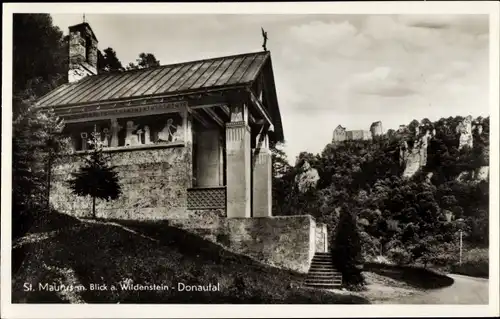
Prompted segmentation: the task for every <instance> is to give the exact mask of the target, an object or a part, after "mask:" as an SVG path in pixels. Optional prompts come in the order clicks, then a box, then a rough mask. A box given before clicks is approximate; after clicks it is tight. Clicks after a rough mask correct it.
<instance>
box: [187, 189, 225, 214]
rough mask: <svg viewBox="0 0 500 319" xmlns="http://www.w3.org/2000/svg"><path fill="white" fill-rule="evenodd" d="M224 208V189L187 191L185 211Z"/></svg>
mask: <svg viewBox="0 0 500 319" xmlns="http://www.w3.org/2000/svg"><path fill="white" fill-rule="evenodd" d="M217 208H226V187H225V186H215V187H196V188H188V190H187V209H191V210H194V209H217Z"/></svg>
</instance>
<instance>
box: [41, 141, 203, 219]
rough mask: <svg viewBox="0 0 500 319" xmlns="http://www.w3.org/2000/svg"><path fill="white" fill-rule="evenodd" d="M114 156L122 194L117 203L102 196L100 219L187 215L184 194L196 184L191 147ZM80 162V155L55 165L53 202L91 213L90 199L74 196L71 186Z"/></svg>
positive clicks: (58, 207) (72, 211)
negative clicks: (194, 182) (72, 175)
mask: <svg viewBox="0 0 500 319" xmlns="http://www.w3.org/2000/svg"><path fill="white" fill-rule="evenodd" d="M110 156H111V164H112V165H116V171H117V172H118V177H119V183H120V185H121V188H122V192H123V194H122V196H121V197H120V198H119V199H117V200H114V201H109V202H106V201H105V200H99V199H98V200H97V201H96V214H97V217H100V218H113V219H138V220H145V219H167V218H186V217H188V216H187V215H188V213H187V210H186V197H187V188H188V187H190V186H191V183H192V164H191V162H192V159H191V158H192V156H191V145H187V146H185V147H183V146H177V147H168V148H155V149H142V150H124V151H119V152H113V153H110ZM82 160H83V159H82V157H81V156H78V155H73V156H68V157H65V158H64V159H63V160H62V161H61V162H62V163H59V164H57V165H55V166H54V167H53V172H52V176H53V177H52V184H51V194H50V200H51V203H52V205H53V207H54V208H55V209H56V210H58V211H60V212H64V213H67V214H71V215H74V216H79V217H87V216H89V217H90V216H91V213H92V212H91V211H92V200H91V198H90V197H80V196H76V195H73V194H72V193H71V191H70V189H69V188H68V185H67V181H68V180H69V179H70V178H71V173H72V172H76V171H78V169H79V167H80V165H81V163H82ZM189 214H191V215H193V214H195V213H194V212H190V213H189Z"/></svg>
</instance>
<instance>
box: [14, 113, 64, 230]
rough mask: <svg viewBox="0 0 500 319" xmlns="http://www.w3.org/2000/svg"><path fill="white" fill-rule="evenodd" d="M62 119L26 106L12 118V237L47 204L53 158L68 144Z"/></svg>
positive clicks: (35, 217) (41, 211) (43, 209)
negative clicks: (63, 135)
mask: <svg viewBox="0 0 500 319" xmlns="http://www.w3.org/2000/svg"><path fill="white" fill-rule="evenodd" d="M63 128H64V123H63V122H62V121H60V119H59V118H57V117H56V116H54V114H53V113H52V112H50V111H41V110H39V109H36V108H35V107H33V106H26V107H25V108H24V110H23V112H22V113H21V114H20V115H19V116H18V117H17V118H16V119H15V120H14V122H13V132H12V135H13V136H12V213H13V215H12V220H13V233H12V235H13V237H14V238H16V237H18V236H21V235H23V234H24V233H25V232H26V231H27V230H28V229H29V227H30V226H31V225H32V224H33V223H34V222H36V221H37V220H40V219H41V218H43V216H44V214H45V213H46V212H48V208H49V192H50V178H51V176H50V172H51V166H52V162H53V161H54V160H56V159H57V157H58V156H59V154H62V153H64V152H65V151H66V150H67V149H68V148H69V140H68V139H67V138H64V137H62V136H61V135H62V134H61V133H62V130H63Z"/></svg>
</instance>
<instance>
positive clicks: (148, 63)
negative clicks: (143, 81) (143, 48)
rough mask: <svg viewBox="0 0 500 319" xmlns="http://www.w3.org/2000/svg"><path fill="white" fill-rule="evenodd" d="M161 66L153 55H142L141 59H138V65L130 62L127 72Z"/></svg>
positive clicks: (140, 55)
mask: <svg viewBox="0 0 500 319" xmlns="http://www.w3.org/2000/svg"><path fill="white" fill-rule="evenodd" d="M157 66H160V61H158V60H157V59H156V57H155V56H154V54H152V53H144V52H143V53H141V54H139V58H138V59H136V63H133V62H130V63H129V64H128V66H127V70H137V69H146V68H153V67H157Z"/></svg>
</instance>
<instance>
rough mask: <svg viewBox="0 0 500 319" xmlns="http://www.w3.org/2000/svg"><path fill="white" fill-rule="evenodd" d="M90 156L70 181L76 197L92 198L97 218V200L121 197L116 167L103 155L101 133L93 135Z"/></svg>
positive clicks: (85, 158) (94, 215)
mask: <svg viewBox="0 0 500 319" xmlns="http://www.w3.org/2000/svg"><path fill="white" fill-rule="evenodd" d="M89 144H90V146H91V148H92V149H91V150H90V154H89V155H88V156H87V157H84V160H85V164H84V166H82V167H81V168H80V170H79V171H78V172H76V173H73V174H72V175H73V178H72V179H70V180H69V181H68V183H69V187H70V188H71V190H72V191H73V193H74V194H75V195H78V196H91V197H92V216H93V217H94V218H96V212H95V202H96V198H99V199H104V200H106V201H109V200H114V199H117V198H118V197H119V196H120V195H121V187H120V184H119V182H118V174H117V173H116V172H115V171H114V169H115V167H114V166H109V165H108V163H107V161H108V159H107V158H105V156H104V153H103V143H102V141H101V139H100V135H99V133H97V132H96V130H95V129H94V132H93V133H92V134H91V138H90V140H89Z"/></svg>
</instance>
